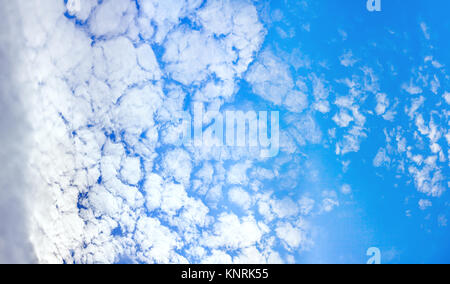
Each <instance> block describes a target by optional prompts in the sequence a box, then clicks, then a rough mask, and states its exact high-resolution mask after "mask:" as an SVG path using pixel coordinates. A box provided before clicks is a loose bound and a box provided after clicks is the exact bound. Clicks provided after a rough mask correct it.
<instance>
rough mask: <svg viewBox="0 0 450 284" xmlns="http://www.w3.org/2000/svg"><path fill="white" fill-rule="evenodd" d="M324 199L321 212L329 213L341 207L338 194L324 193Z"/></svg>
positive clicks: (332, 192)
mask: <svg viewBox="0 0 450 284" xmlns="http://www.w3.org/2000/svg"><path fill="white" fill-rule="evenodd" d="M323 197H324V199H323V200H322V204H321V211H322V212H325V213H329V212H331V211H333V210H334V208H336V207H338V206H339V201H338V199H337V194H336V192H334V191H325V192H323Z"/></svg>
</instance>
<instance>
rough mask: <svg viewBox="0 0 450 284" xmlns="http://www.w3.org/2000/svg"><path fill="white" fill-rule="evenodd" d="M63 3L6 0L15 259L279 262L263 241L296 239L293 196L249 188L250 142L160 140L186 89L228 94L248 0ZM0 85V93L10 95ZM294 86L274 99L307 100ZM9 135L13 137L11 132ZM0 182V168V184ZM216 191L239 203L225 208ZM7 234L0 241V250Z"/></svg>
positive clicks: (199, 96)
mask: <svg viewBox="0 0 450 284" xmlns="http://www.w3.org/2000/svg"><path fill="white" fill-rule="evenodd" d="M69 3H70V6H68V7H66V6H65V3H64V1H54V0H44V1H38V0H27V1H19V3H18V4H17V7H15V9H16V10H11V11H9V12H10V13H11V15H12V17H13V18H15V19H19V20H21V21H22V24H23V25H22V26H19V25H17V28H18V33H17V39H16V41H17V43H18V45H19V46H20V48H19V49H17V51H18V53H17V54H8V56H9V57H10V58H13V59H21V60H17V61H16V62H15V64H16V67H17V69H18V70H21V73H20V74H16V77H15V78H14V79H15V80H17V82H19V81H20V82H23V84H21V85H17V87H18V88H19V89H18V90H17V93H18V95H17V98H18V99H22V100H24V104H25V107H26V108H27V110H26V111H25V110H23V109H17V110H14V113H11V119H13V118H14V115H16V114H17V113H22V114H25V117H23V118H24V119H26V120H27V121H28V122H29V124H30V125H29V131H28V133H27V135H28V138H29V139H30V147H26V148H23V149H22V150H17V151H19V152H20V153H17V154H12V153H14V151H16V150H12V149H9V148H4V149H2V151H3V150H6V151H9V152H10V154H7V153H6V152H5V153H3V152H2V157H3V156H4V155H8V156H7V157H6V158H5V159H8V160H11V163H10V165H11V167H19V166H24V165H25V166H26V167H24V169H23V170H24V171H26V172H25V173H22V174H23V175H26V176H27V177H29V180H30V184H29V185H28V186H26V187H27V188H30V191H31V192H30V193H29V194H27V196H29V197H30V200H32V201H33V202H32V203H30V204H28V203H25V202H23V200H20V202H19V203H20V206H26V207H27V209H28V211H29V212H28V211H25V210H20V209H17V210H18V212H17V214H18V215H20V216H14V218H11V220H13V219H18V218H21V219H23V222H22V223H23V224H30V226H29V227H24V228H18V229H17V230H18V231H17V232H13V233H14V235H17V236H23V238H17V239H20V241H21V242H24V243H29V241H30V242H31V244H32V246H31V244H30V245H28V246H25V245H21V246H22V247H24V248H29V251H28V252H24V255H23V256H21V259H20V261H22V262H34V261H38V262H41V263H60V262H66V263H72V262H76V263H113V262H120V261H130V262H146V263H169V262H170V263H172V262H174V263H185V262H237V263H242V262H262V263H265V262H277V263H278V262H284V261H285V260H284V259H283V258H282V256H280V255H279V253H278V252H275V251H274V250H273V247H274V246H275V245H276V244H277V242H278V243H283V244H285V245H286V247H287V248H288V252H289V251H291V250H296V249H301V248H302V247H304V246H305V244H306V243H309V240H308V239H307V228H306V225H304V223H302V222H298V221H295V220H296V218H297V217H298V216H300V215H301V213H300V211H299V210H298V209H297V208H298V205H297V204H296V201H294V200H291V199H286V200H284V201H283V202H284V203H283V204H285V205H286V206H288V207H292V209H289V208H288V207H285V208H283V206H281V207H280V206H277V205H276V204H277V203H276V202H278V201H276V199H274V198H272V197H270V195H267V194H262V193H261V194H257V195H254V193H255V192H257V191H260V190H263V189H262V185H261V183H260V179H262V178H267V179H274V178H275V177H276V175H277V174H275V173H273V172H272V171H271V170H265V171H264V170H262V169H260V170H258V172H254V171H253V170H251V166H252V159H254V156H253V155H252V153H251V152H249V151H246V150H239V149H238V150H235V151H234V150H233V151H232V150H231V149H227V148H223V149H221V150H220V151H219V152H217V151H214V149H210V151H209V150H207V149H206V150H201V151H200V150H199V149H195V148H183V147H180V148H176V147H174V146H173V145H171V143H168V142H171V141H172V140H173V137H176V136H177V135H178V133H179V132H178V130H179V128H178V126H179V125H178V124H177V123H178V118H179V117H178V116H177V113H178V112H180V111H182V110H183V109H184V108H185V105H184V102H185V98H187V96H189V100H192V102H194V101H199V102H207V103H209V106H210V107H214V108H216V109H217V108H220V106H221V105H222V104H223V103H224V102H226V101H230V100H231V99H232V97H233V95H234V94H235V93H236V91H237V85H236V81H237V80H239V79H240V78H241V77H242V76H243V74H244V73H245V72H246V71H247V69H248V67H249V65H250V63H251V62H252V61H253V60H254V57H255V54H256V53H257V52H258V50H259V49H260V48H261V45H262V42H263V40H264V36H265V30H264V27H263V25H262V24H261V23H260V22H259V21H258V14H257V11H256V8H255V7H254V6H253V4H252V3H251V2H249V1H245V0H242V1H240V0H233V1H228V0H223V1H208V2H207V3H205V4H204V5H202V1H151V0H142V1H137V2H135V1H127V0H126V1H125V0H120V1H116V0H106V1H102V2H99V3H98V2H97V1H93V0H80V1H79V2H77V3H72V1H70V2H69ZM8 7H9V6H8ZM14 25H15V23H8V24H6V25H5V26H14ZM2 32H4V31H2ZM155 50H158V52H157V53H156V52H155ZM2 70H8V69H7V68H4V69H2ZM7 79H9V78H7V77H2V81H3V80H7ZM7 86H8V85H6V84H2V88H4V90H3V89H2V100H6V99H7V100H9V99H10V97H7V96H4V95H3V94H4V93H7V92H10V90H7V89H6V88H7ZM13 87H16V86H13ZM296 92H297V93H293V94H288V92H286V96H285V98H284V103H285V105H286V106H287V107H288V108H290V109H291V110H292V111H294V112H300V111H301V110H303V109H304V108H306V106H307V101H306V97H305V95H303V94H301V93H300V91H296ZM12 104H14V103H13V102H8V103H7V104H6V103H5V104H2V106H3V105H12ZM188 108H189V106H188ZM5 113H6V115H8V113H9V112H5ZM4 122H5V123H6V122H7V119H2V127H3V125H4V124H3V123H4ZM24 123H25V122H24ZM6 126H7V125H6V124H5V127H6ZM20 129H21V130H23V129H26V128H25V126H23V127H22V126H21V127H20ZM2 131H3V129H2ZM5 131H7V130H5ZM17 135H24V134H21V133H18V134H17ZM11 139H13V140H20V141H27V139H25V138H19V137H16V136H14V134H13V133H11ZM11 141H12V140H11ZM3 142H6V140H5V141H3ZM10 145H11V147H12V146H13V144H10ZM23 146H24V145H23V144H21V145H20V147H23ZM24 149H26V150H24ZM13 155H14V158H13V157H12V156H13ZM21 155H26V157H22V158H20V157H21ZM12 159H14V160H12ZM17 159H22V160H21V161H22V162H23V164H20V163H19V162H18V160H17ZM238 160H248V162H245V163H238V162H237V161H238ZM258 160H260V158H259V157H258V158H257V159H256V161H258ZM18 163H19V164H18ZM230 163H231V164H230ZM199 169H200V170H199ZM8 172H9V171H8ZM18 172H20V171H18ZM227 172H228V173H227ZM21 180H23V179H16V182H19V181H21ZM9 181H10V179H8V178H6V177H5V178H3V177H2V178H1V182H2V188H4V187H6V186H8V185H7V184H3V183H4V182H7V183H8V182H9ZM229 185H235V186H236V187H234V188H229V187H228V186H229ZM17 186H20V185H19V184H17ZM22 186H24V185H22ZM238 186H241V187H242V188H241V187H238ZM249 191H250V192H249ZM251 192H252V193H251ZM3 194H7V195H8V197H5V198H3ZM10 194H12V191H11V192H9V191H7V192H4V191H2V202H3V200H8V199H9V195H10ZM11 198H12V200H15V199H14V198H16V197H14V196H13V195H11ZM272 199H273V200H275V201H270V200H272ZM18 200H19V199H18ZM227 200H229V202H231V203H234V204H236V206H238V207H239V208H240V209H241V210H244V211H242V212H240V213H239V214H238V213H233V212H232V211H230V210H229V209H227V207H226V206H225V205H223V204H225V203H226V202H227ZM261 200H266V201H267V202H271V203H272V207H271V209H269V211H273V213H270V215H272V216H271V217H270V218H264V217H263V218H262V219H261V218H257V217H256V215H258V214H259V213H258V210H257V207H258V206H257V204H258V203H261ZM220 204H222V205H220ZM304 206H307V207H308V208H304ZM309 207H310V205H303V207H302V208H304V209H303V211H305V210H307V211H308V213H309V212H310V211H311V209H309ZM6 208H7V207H5V210H6ZM18 208H19V207H18ZM2 210H3V207H2ZM213 210H214V211H215V212H214V214H213V213H212V211H213ZM286 210H287V211H286ZM303 211H302V212H303ZM25 212H28V213H25ZM10 214H16V213H15V212H10ZM22 215H23V216H22ZM277 222H282V223H279V226H278V228H279V229H277V231H276V232H273V231H271V230H270V229H269V227H273V226H275V224H277ZM19 230H20V232H19ZM7 233H8V234H11V232H7ZM297 233H298V235H296V234H297ZM8 238H11V236H9V237H8V236H7V235H6V234H5V237H3V236H2V243H0V248H1V249H2V255H4V256H5V257H8V255H7V254H6V252H5V250H6V247H5V245H4V243H3V240H5V239H8ZM33 252H35V253H33ZM16 253H17V252H16ZM34 254H35V256H34ZM10 260H13V259H10ZM2 261H3V260H2Z"/></svg>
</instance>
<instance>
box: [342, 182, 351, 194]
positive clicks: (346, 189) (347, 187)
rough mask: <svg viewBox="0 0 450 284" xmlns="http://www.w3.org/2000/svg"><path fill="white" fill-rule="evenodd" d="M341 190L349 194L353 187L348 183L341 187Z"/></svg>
mask: <svg viewBox="0 0 450 284" xmlns="http://www.w3.org/2000/svg"><path fill="white" fill-rule="evenodd" d="M341 192H342V193H343V194H345V195H349V194H350V193H352V187H351V186H350V185H348V184H344V185H343V186H342V187H341Z"/></svg>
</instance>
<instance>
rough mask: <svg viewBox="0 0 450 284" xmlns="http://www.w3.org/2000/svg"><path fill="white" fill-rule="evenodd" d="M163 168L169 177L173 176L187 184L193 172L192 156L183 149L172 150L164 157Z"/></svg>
mask: <svg viewBox="0 0 450 284" xmlns="http://www.w3.org/2000/svg"><path fill="white" fill-rule="evenodd" d="M163 169H164V173H165V175H166V176H167V177H173V178H174V179H175V180H176V181H177V182H180V183H183V184H184V185H187V184H189V181H190V178H191V172H192V162H191V157H190V156H189V154H188V153H187V152H186V151H184V150H182V149H175V150H173V151H170V152H169V153H167V154H166V155H165V157H164V160H163Z"/></svg>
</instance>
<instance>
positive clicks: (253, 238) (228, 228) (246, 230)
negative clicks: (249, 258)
mask: <svg viewBox="0 0 450 284" xmlns="http://www.w3.org/2000/svg"><path fill="white" fill-rule="evenodd" d="M262 236H263V231H262V230H261V228H260V227H259V226H258V224H257V222H256V220H255V218H254V217H252V216H248V217H243V218H242V219H239V217H237V216H236V215H234V214H226V213H223V214H222V215H220V216H219V217H218V218H217V222H216V223H215V225H214V230H213V231H212V232H211V233H208V234H206V235H204V236H203V239H202V243H203V245H204V246H207V247H210V248H213V249H214V248H215V249H217V248H227V249H231V250H237V249H242V248H246V247H250V246H252V245H255V244H257V243H259V242H260V241H261V238H262Z"/></svg>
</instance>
